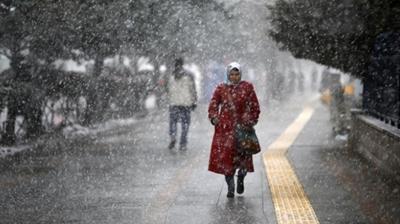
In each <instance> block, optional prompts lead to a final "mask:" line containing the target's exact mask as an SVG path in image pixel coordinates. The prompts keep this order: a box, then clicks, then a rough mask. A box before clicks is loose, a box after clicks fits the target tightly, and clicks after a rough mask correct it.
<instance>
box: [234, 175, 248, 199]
mask: <svg viewBox="0 0 400 224" xmlns="http://www.w3.org/2000/svg"><path fill="white" fill-rule="evenodd" d="M246 174H247V172H246V170H239V172H238V178H237V189H236V192H237V193H238V194H243V192H244V177H245V176H246Z"/></svg>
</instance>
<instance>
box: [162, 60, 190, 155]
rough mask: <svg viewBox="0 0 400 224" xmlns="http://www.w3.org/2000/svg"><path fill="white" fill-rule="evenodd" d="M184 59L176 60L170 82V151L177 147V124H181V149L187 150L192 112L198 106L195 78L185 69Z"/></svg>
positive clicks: (168, 85) (168, 86)
mask: <svg viewBox="0 0 400 224" xmlns="http://www.w3.org/2000/svg"><path fill="white" fill-rule="evenodd" d="M183 64H184V61H183V58H177V59H176V60H175V68H174V70H173V72H172V75H171V77H170V78H169V80H168V84H167V88H168V90H167V91H168V101H169V135H170V139H171V141H170V143H169V145H168V148H169V149H172V148H174V147H175V144H176V137H177V124H178V122H181V127H182V130H181V136H180V142H179V149H180V150H182V151H185V150H186V149H187V135H188V131H189V126H190V119H191V111H192V110H194V109H195V108H196V106H197V92H196V86H195V82H194V76H193V74H192V73H191V72H189V71H187V70H185V69H184V68H183Z"/></svg>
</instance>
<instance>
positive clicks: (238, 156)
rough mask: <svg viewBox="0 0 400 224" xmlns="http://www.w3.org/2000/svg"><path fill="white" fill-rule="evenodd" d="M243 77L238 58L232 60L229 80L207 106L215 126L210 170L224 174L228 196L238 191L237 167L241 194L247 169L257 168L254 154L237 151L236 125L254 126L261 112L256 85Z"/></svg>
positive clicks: (217, 89) (218, 88)
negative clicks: (254, 164) (234, 60)
mask: <svg viewBox="0 0 400 224" xmlns="http://www.w3.org/2000/svg"><path fill="white" fill-rule="evenodd" d="M241 77H242V74H241V69H240V65H239V64H238V63H236V62H233V63H231V64H229V65H228V67H227V73H226V78H227V79H226V82H225V83H222V84H219V85H218V86H217V87H216V89H215V90H214V94H213V96H212V98H211V101H210V104H209V108H208V117H209V119H210V121H211V124H213V125H214V126H215V133H214V137H213V140H212V145H211V153H210V160H209V166H208V170H209V171H212V172H215V173H218V174H222V175H225V180H226V183H227V185H228V194H227V197H229V198H232V197H234V195H235V194H234V192H235V181H234V175H235V173H236V170H238V174H237V175H238V176H237V189H236V190H237V193H238V194H242V193H243V192H244V178H245V176H246V174H247V172H253V171H254V166H253V158H252V155H248V154H242V153H239V152H237V146H236V144H235V142H236V141H235V135H234V132H235V127H236V126H237V125H241V126H242V127H244V128H246V127H248V128H250V127H253V126H254V125H256V124H257V121H258V116H259V114H260V107H259V103H258V99H257V96H256V93H255V91H254V87H253V85H252V84H251V83H249V82H247V81H242V80H241Z"/></svg>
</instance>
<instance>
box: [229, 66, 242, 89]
mask: <svg viewBox="0 0 400 224" xmlns="http://www.w3.org/2000/svg"><path fill="white" fill-rule="evenodd" d="M234 68H236V69H237V70H239V74H240V78H242V69H241V68H240V64H239V63H237V62H232V63H230V64H229V65H228V66H227V67H226V77H225V78H226V79H225V83H226V84H232V83H231V81H230V80H229V73H230V72H231V71H232V69H234Z"/></svg>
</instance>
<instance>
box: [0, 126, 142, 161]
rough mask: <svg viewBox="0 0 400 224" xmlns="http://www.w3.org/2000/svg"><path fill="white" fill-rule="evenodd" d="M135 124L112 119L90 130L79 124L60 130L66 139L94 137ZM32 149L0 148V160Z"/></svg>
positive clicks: (27, 146)
mask: <svg viewBox="0 0 400 224" xmlns="http://www.w3.org/2000/svg"><path fill="white" fill-rule="evenodd" d="M136 122H137V120H136V119H135V118H127V119H113V120H109V121H106V122H104V123H100V124H96V125H94V126H93V127H92V128H88V127H83V126H81V125H79V124H74V125H70V126H67V127H65V128H64V129H63V130H62V134H63V136H64V137H65V138H67V139H75V138H81V137H87V136H95V135H96V134H98V133H101V132H104V131H107V130H111V129H114V128H117V127H122V126H129V125H132V124H134V123H136ZM32 148H33V147H32V145H21V146H10V147H0V158H5V157H6V156H11V155H14V154H15V153H18V152H22V151H25V150H32Z"/></svg>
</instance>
